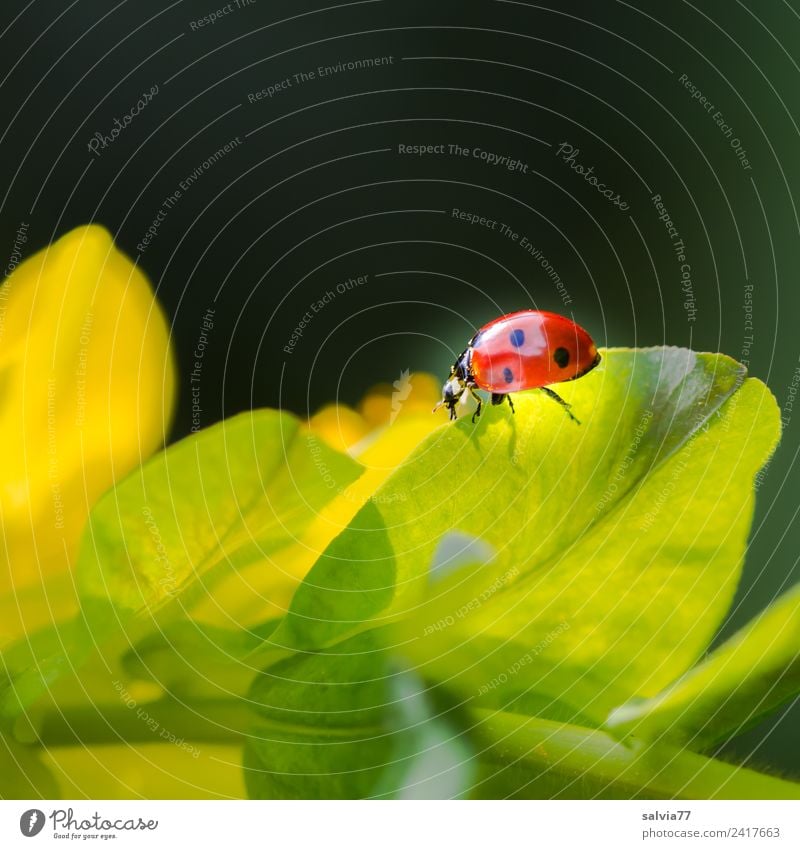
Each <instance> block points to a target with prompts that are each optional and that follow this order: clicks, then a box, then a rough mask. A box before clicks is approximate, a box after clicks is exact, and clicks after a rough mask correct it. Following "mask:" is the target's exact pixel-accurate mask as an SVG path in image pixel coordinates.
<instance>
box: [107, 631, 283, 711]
mask: <svg viewBox="0 0 800 849" xmlns="http://www.w3.org/2000/svg"><path fill="white" fill-rule="evenodd" d="M274 627H275V622H274V621H273V620H270V621H268V622H265V623H264V624H263V625H262V626H260V627H258V628H252V629H249V628H242V629H240V630H238V631H234V630H232V629H230V628H218V627H214V626H211V625H205V624H203V623H200V622H194V621H191V620H182V621H177V622H171V623H170V624H169V625H167V626H166V627H165V628H163V629H161V630H158V631H154V632H152V633H149V634H147V635H146V636H145V637H144V639H142V640H141V641H140V642H138V643H137V644H136V646H135V647H134V648H132V649H130V650H129V651H128V652H126V653H125V656H124V657H123V659H122V665H123V669H124V670H125V673H126V674H127V675H129V676H130V677H131V678H135V679H140V680H149V681H153V682H155V683H157V684H159V685H160V686H161V687H163V688H164V689H165V690H166V691H167V692H168V693H169V694H170V695H172V696H179V697H180V698H182V699H195V698H201V699H214V698H216V699H220V698H222V699H224V698H231V697H241V696H244V694H245V693H246V692H247V690H248V688H249V687H250V684H251V683H252V681H253V678H254V677H255V675H256V674H257V673H258V672H259V670H260V666H259V665H254V663H255V661H254V659H255V658H257V657H258V656H260V655H261V653H262V651H261V650H263V649H264V648H265V640H266V639H267V638H268V637H269V634H270V633H271V632H272V630H273V629H274ZM251 658H253V659H251ZM261 665H263V663H262V664H261Z"/></svg>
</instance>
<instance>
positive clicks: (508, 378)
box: [503, 367, 514, 383]
mask: <svg viewBox="0 0 800 849" xmlns="http://www.w3.org/2000/svg"><path fill="white" fill-rule="evenodd" d="M503 380H505V382H506V383H512V382H513V380H514V372H513V371H511V369H510V368H507V367H506V368H504V369H503Z"/></svg>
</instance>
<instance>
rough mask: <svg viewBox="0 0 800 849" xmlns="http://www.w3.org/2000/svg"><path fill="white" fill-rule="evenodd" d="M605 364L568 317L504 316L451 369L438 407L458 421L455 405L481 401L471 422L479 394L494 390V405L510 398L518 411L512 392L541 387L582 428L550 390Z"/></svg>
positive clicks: (533, 313)
mask: <svg viewBox="0 0 800 849" xmlns="http://www.w3.org/2000/svg"><path fill="white" fill-rule="evenodd" d="M599 362H600V354H599V353H598V351H597V346H596V345H595V344H594V341H593V340H592V337H591V336H590V335H589V334H588V333H587V332H586V331H585V330H584V329H583V328H582V327H580V326H579V325H577V324H575V322H574V321H571V320H570V319H568V318H565V317H564V316H563V315H557V314H556V313H552V312H542V311H540V310H521V311H520V312H512V313H509V314H508V315H503V316H500V318H496V319H494V320H493V321H490V322H489V323H488V324H485V325H484V326H483V327H481V329H480V330H479V331H478V332H477V333H476V334H475V335H474V336H473V337H472V339H470V341H469V343H468V344H467V347H466V349H465V350H464V352H463V353H462V354H461V355H460V356H459V357H458V359H457V360H456V361H455V363H454V364H453V365H452V366H451V367H450V376H449V378H448V379H447V381H446V382H445V384H444V386H443V387H442V400H441V401H440V402H439V403H438V404H437V405H436V406H435V407H434V412H435V411H436V410H438V409H439V407H441V406H445V407H447V409H448V410H449V412H450V418H451V419H455V418H456V417H457V415H456V405H457V404H458V403H459V402H462V403H463V402H465V401H466V400H467V396H468V394H470V395H472V396H473V397H474V398H475V400H476V401H477V402H478V407H477V409H476V410H475V412H474V414H473V416H472V421H473V422H474V421H475V419H477V418H478V416H480V414H481V407H482V406H483V399H482V398H481V396H480V395H478V394H477V392H476V391H475V390H476V389H483V390H484V391H485V392H490V393H491V396H492V404H502V403H503V401H505V400H507V401H508V404H509V406H510V407H511V412H512V413H513V412H514V404H513V402H512V400H511V394H510V393H512V392H520V391H521V390H524V389H541V390H542V392H544V393H545V394H546V395H547V396H548V397H550V398H552V399H553V400H554V401H557V402H558V403H559V404H560V405H561V406H562V407H563V408H564V410H566V412H567V414H568V415H569V417H570V418H571V419H572V420H573V421H574V422H576V423H577V424H580V422H579V421H578V419H577V418H575V416H574V415H573V414H572V411H571V409H570V405H569V404H568V403H567V402H566V401H565V400H564V399H563V398H561V397H560V396H559V395H558V394H556V393H555V392H554V391H553V390H552V389H550V388H549V385H550V384H553V383H562V382H563V381H565V380H575V379H576V378H578V377H583V375H585V374H586V373H587V372H589V371H591V370H592V369H593V368H594V367H595V366H596V365H597V364H598V363H599Z"/></svg>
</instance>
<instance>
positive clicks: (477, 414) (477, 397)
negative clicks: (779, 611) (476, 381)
mask: <svg viewBox="0 0 800 849" xmlns="http://www.w3.org/2000/svg"><path fill="white" fill-rule="evenodd" d="M469 392H470V395H472V397H473V398H474V399H475V400H476V401H477V402H478V406H477V407H476V408H475V412H474V413H473V414H472V424H475V421H476V420H477V419H479V418H480V415H481V407H483V398H481V396H480V395H478V393H477V392H476V391H475V387H474V386H470V388H469Z"/></svg>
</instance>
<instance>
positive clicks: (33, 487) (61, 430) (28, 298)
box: [0, 226, 175, 645]
mask: <svg viewBox="0 0 800 849" xmlns="http://www.w3.org/2000/svg"><path fill="white" fill-rule="evenodd" d="M0 389H1V391H0V437H1V438H2V462H1V463H0V523H1V525H2V538H3V539H2V543H3V544H2V548H0V617H1V618H0V645H2V644H3V643H5V642H7V641H8V639H9V638H13V637H14V636H16V635H18V634H19V633H21V632H22V630H23V629H24V630H27V631H30V630H32V629H33V628H35V627H37V626H39V625H42V624H45V623H46V622H48V621H50V620H51V618H60V615H59V614H61V613H63V612H65V611H67V610H69V609H70V608H71V607H72V606H74V604H75V593H74V590H73V588H72V581H71V576H70V567H71V566H72V564H73V563H74V561H75V555H76V550H77V545H78V540H79V538H80V535H81V532H82V530H83V528H84V525H85V524H86V519H87V516H88V514H89V510H90V509H91V507H92V505H93V504H94V502H95V501H96V500H97V499H98V497H99V496H100V495H101V494H102V493H103V492H104V491H105V490H106V489H108V488H109V487H110V486H111V485H112V484H113V483H114V482H115V481H118V480H120V479H121V478H122V477H123V476H124V475H125V474H127V473H128V472H129V471H131V469H133V468H135V467H136V466H138V465H139V464H140V463H141V462H142V461H143V460H144V459H145V458H146V457H147V456H148V455H149V454H151V453H152V452H153V451H155V450H156V449H157V448H158V447H159V445H160V444H161V443H162V442H163V441H164V438H165V435H166V430H167V427H168V425H169V422H170V419H171V415H172V410H173V404H174V396H175V372H174V363H173V359H172V354H171V351H170V347H169V328H168V326H167V323H166V320H165V318H164V315H163V313H162V311H161V309H160V308H159V306H158V304H157V302H156V301H155V299H154V297H153V292H152V289H151V287H150V284H149V283H148V281H147V278H146V277H145V276H144V274H143V273H142V272H141V271H140V270H139V269H138V268H137V267H136V266H134V265H133V264H132V263H131V261H130V260H129V259H128V258H127V257H125V256H124V255H123V254H121V253H120V252H119V251H118V250H116V248H115V247H114V244H113V242H112V240H111V236H110V235H109V234H108V233H107V232H106V231H105V230H104V229H103V228H101V227H97V226H87V227H80V228H78V229H76V230H73V231H72V232H70V233H68V234H67V235H65V236H64V237H63V238H61V239H59V240H58V241H57V242H56V243H54V244H53V245H51V246H49V247H48V248H45V249H44V250H42V251H40V252H39V253H37V254H35V255H34V256H32V257H31V258H30V259H28V260H26V261H25V262H24V263H23V264H22V265H20V266H19V267H18V268H17V269H16V270H15V271H14V272H13V274H12V275H11V276H10V277H9V278H8V279H7V280H6V282H5V284H4V285H3V287H2V288H0Z"/></svg>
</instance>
